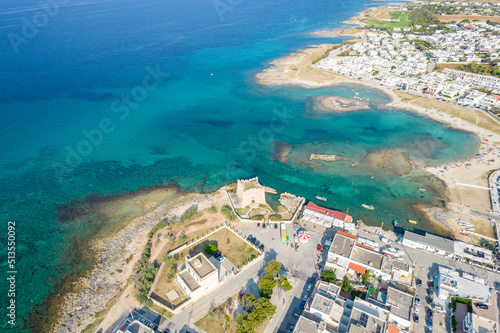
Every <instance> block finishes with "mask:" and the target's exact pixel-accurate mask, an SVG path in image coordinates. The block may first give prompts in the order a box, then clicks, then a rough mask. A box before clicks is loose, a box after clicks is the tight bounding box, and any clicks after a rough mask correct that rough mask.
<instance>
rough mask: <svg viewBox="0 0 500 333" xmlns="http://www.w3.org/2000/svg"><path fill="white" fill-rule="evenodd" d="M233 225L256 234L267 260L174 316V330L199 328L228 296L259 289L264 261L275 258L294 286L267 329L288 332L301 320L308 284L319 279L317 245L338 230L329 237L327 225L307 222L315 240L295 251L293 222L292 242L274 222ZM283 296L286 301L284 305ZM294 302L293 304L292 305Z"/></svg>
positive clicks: (289, 230)
mask: <svg viewBox="0 0 500 333" xmlns="http://www.w3.org/2000/svg"><path fill="white" fill-rule="evenodd" d="M231 225H232V226H233V227H234V228H235V230H236V231H237V232H238V233H240V234H241V235H242V236H243V237H244V238H246V237H247V236H248V235H250V234H252V235H254V236H256V237H257V239H258V240H259V241H260V242H261V243H263V244H264V245H265V255H264V259H263V260H262V262H261V263H258V264H256V265H254V266H252V267H248V268H247V269H245V270H243V271H242V272H241V273H239V274H238V275H236V276H235V277H233V278H231V279H230V280H228V281H227V282H226V283H225V284H224V285H222V286H220V287H218V288H217V289H215V290H213V291H212V292H210V293H209V294H208V295H207V296H205V297H203V298H202V299H200V300H198V301H196V303H195V304H193V305H191V306H189V307H188V308H186V309H185V310H184V311H182V312H180V313H179V314H177V315H176V316H175V317H174V318H172V319H171V320H170V322H169V323H168V324H167V328H169V329H170V330H171V332H172V333H184V332H186V331H188V330H189V331H191V332H193V331H195V330H194V329H193V328H192V327H193V324H194V323H195V322H196V321H198V320H199V319H201V318H203V317H204V316H205V315H206V314H207V313H208V311H209V310H210V309H214V308H215V307H217V306H219V305H220V304H222V303H223V302H224V301H226V300H227V299H228V298H230V297H232V296H234V295H236V294H237V293H238V292H239V291H240V290H243V291H244V292H245V293H251V294H256V293H257V292H258V285H257V284H258V280H259V277H260V276H262V274H263V271H264V270H263V266H264V263H265V261H269V260H272V259H277V260H278V261H279V262H281V263H282V264H283V267H284V268H285V269H286V270H287V271H288V273H289V276H290V281H291V283H292V284H293V285H294V288H293V289H292V290H291V291H290V292H288V293H286V294H285V295H284V297H282V298H281V299H280V302H281V303H280V304H279V306H278V309H277V313H276V314H275V316H274V317H273V320H272V321H271V322H270V323H269V325H268V327H267V329H266V332H269V333H271V332H285V331H287V330H288V328H289V327H290V326H291V325H295V323H296V322H297V320H298V317H297V316H296V315H295V314H294V311H295V310H297V309H298V308H299V305H300V302H301V300H302V297H303V294H304V293H305V288H306V287H307V285H306V283H307V284H308V283H311V282H313V281H315V280H316V278H317V276H318V273H319V270H318V266H317V264H318V252H317V251H316V246H317V244H318V243H322V244H323V243H324V240H325V239H326V238H328V237H331V236H332V235H333V234H334V233H335V231H334V230H331V229H330V230H329V231H328V236H326V235H324V230H325V229H324V228H321V227H319V226H318V227H317V228H315V227H314V225H312V224H311V225H304V226H306V228H307V229H308V230H309V231H310V233H311V239H310V242H309V243H307V244H299V250H298V251H297V252H295V251H293V250H292V249H291V248H288V247H287V245H291V244H292V243H293V239H294V237H293V235H294V233H295V232H294V230H293V228H292V225H287V235H289V238H290V241H289V242H288V244H287V243H285V244H283V243H281V238H280V230H279V228H278V229H274V227H273V226H272V225H271V228H266V229H262V228H261V227H259V228H258V227H257V223H250V222H238V223H231ZM278 226H279V225H278ZM283 299H284V300H285V304H283ZM290 304H291V307H289V305H290ZM295 313H296V311H295Z"/></svg>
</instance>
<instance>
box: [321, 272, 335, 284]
mask: <svg viewBox="0 0 500 333" xmlns="http://www.w3.org/2000/svg"><path fill="white" fill-rule="evenodd" d="M321 278H322V279H323V280H325V281H328V282H330V283H335V282H336V281H337V275H335V272H333V271H323V272H321Z"/></svg>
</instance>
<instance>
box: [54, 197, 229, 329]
mask: <svg viewBox="0 0 500 333" xmlns="http://www.w3.org/2000/svg"><path fill="white" fill-rule="evenodd" d="M225 188H226V187H222V188H221V189H219V190H217V191H216V192H213V193H210V194H198V193H190V194H185V195H181V196H180V197H178V198H176V199H174V200H173V201H171V202H169V203H166V204H164V205H162V206H160V207H158V208H157V209H155V210H154V211H152V212H150V213H148V214H146V215H145V216H142V217H139V218H136V219H134V220H132V221H130V222H129V223H128V224H127V226H126V227H125V228H123V229H121V230H120V231H119V232H118V233H116V234H115V235H114V236H112V237H109V238H107V239H97V240H94V241H93V244H92V249H93V250H94V251H95V252H96V253H97V255H96V265H95V266H94V268H93V269H92V271H91V272H89V273H88V274H87V275H86V276H85V277H82V278H80V279H79V281H78V282H77V285H78V287H77V288H76V289H75V290H80V291H79V292H74V293H68V294H66V295H64V296H63V297H64V301H63V305H62V306H61V311H62V314H61V316H60V318H59V320H58V322H57V324H56V325H55V327H54V328H53V329H52V331H53V332H64V333H66V332H68V333H69V332H78V331H81V330H83V329H84V328H85V327H86V326H88V325H90V324H92V323H93V322H94V320H95V319H94V316H95V315H96V314H97V313H99V312H100V311H102V310H103V309H104V308H105V306H106V303H107V302H108V301H109V300H110V299H111V298H113V297H114V296H115V295H116V294H117V293H118V292H119V291H120V290H122V288H123V287H125V285H126V283H127V280H128V279H129V278H130V276H131V274H132V273H133V269H134V265H135V263H136V262H137V260H138V259H139V258H140V256H141V254H142V251H143V248H144V246H145V244H146V240H147V234H148V233H149V231H150V230H151V228H153V226H155V225H156V224H157V223H158V222H159V221H160V220H162V219H163V218H166V217H167V218H171V217H174V216H180V215H181V214H182V213H183V212H184V211H185V210H186V209H187V208H189V207H191V206H192V205H197V207H198V210H199V211H201V210H204V209H207V208H209V207H211V206H213V205H215V204H216V203H219V202H221V201H223V200H225V198H226V197H225Z"/></svg>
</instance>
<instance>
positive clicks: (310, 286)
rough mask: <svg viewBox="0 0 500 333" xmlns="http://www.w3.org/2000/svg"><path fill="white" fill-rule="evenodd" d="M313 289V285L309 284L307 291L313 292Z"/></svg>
mask: <svg viewBox="0 0 500 333" xmlns="http://www.w3.org/2000/svg"><path fill="white" fill-rule="evenodd" d="M312 288H313V284H312V283H309V285H308V286H307V291H311V289H312Z"/></svg>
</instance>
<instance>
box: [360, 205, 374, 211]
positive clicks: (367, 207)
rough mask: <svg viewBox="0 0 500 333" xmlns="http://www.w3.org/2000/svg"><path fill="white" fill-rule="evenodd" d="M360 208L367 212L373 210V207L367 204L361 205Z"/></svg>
mask: <svg viewBox="0 0 500 333" xmlns="http://www.w3.org/2000/svg"><path fill="white" fill-rule="evenodd" d="M361 207H363V208H366V209H369V210H374V209H375V207H373V205H367V204H362V205H361Z"/></svg>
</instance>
